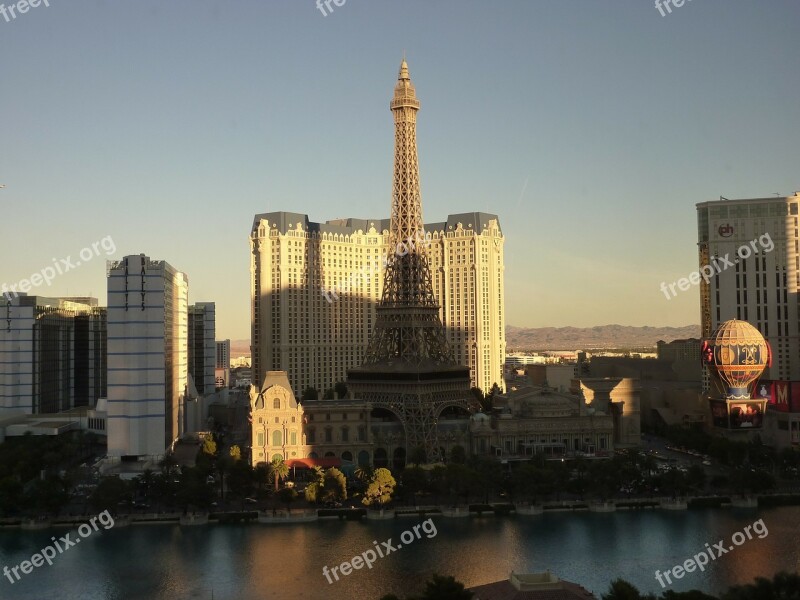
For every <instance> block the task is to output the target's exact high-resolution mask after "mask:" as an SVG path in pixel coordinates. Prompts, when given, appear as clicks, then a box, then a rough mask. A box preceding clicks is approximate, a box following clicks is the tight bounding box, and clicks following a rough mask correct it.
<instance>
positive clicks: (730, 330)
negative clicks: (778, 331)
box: [709, 319, 766, 344]
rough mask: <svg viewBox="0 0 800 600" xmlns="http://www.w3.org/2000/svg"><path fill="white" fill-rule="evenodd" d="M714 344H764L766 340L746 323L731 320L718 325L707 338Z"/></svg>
mask: <svg viewBox="0 0 800 600" xmlns="http://www.w3.org/2000/svg"><path fill="white" fill-rule="evenodd" d="M709 342H714V343H715V344H753V343H756V344H764V343H766V340H765V339H764V336H763V335H761V332H760V331H759V330H758V329H756V328H755V327H753V326H752V325H750V323H748V322H747V321H740V320H739V319H731V320H730V321H725V322H724V323H720V325H719V327H717V328H716V329H715V330H714V332H713V333H712V334H711V337H710V338H709Z"/></svg>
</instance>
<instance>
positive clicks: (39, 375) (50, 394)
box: [0, 295, 106, 415]
mask: <svg viewBox="0 0 800 600" xmlns="http://www.w3.org/2000/svg"><path fill="white" fill-rule="evenodd" d="M0 317H2V321H0V411H2V412H0V415H2V414H3V413H6V412H12V411H13V412H22V413H27V414H45V413H57V412H62V411H65V410H69V409H71V408H75V407H80V406H88V407H94V406H95V405H96V403H97V399H98V398H101V397H104V396H105V394H106V309H105V308H100V307H98V306H97V300H96V299H95V298H47V297H43V296H26V295H18V296H17V295H14V296H12V295H9V296H8V297H6V296H0Z"/></svg>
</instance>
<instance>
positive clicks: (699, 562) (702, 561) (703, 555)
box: [656, 519, 769, 588]
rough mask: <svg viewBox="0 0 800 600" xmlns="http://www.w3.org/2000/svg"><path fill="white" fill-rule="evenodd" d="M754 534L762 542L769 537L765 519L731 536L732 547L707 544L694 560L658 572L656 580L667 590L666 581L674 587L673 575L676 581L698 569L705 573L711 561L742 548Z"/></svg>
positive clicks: (723, 542)
mask: <svg viewBox="0 0 800 600" xmlns="http://www.w3.org/2000/svg"><path fill="white" fill-rule="evenodd" d="M753 533H755V534H756V535H758V537H759V539H762V540H763V539H764V538H765V537H767V536H768V535H769V531H768V530H767V526H766V525H765V524H764V519H759V520H758V521H756V522H755V523H753V524H752V525H748V526H747V527H745V528H744V529H743V530H742V531H737V532H736V533H734V534H733V535H732V536H731V542H733V543H732V544H731V545H728V546H725V541H724V540H720V541H718V542H717V543H716V544H714V545H713V546H712V545H710V544H706V549H705V550H701V551H700V552H698V553H697V554H695V555H694V556H693V557H692V558H690V559H688V560H686V561H684V563H683V565H676V566H674V567H672V568H671V569H670V570H668V571H665V572H664V573H662V572H661V571H656V580H657V581H658V583H660V584H661V587H662V588H665V587H667V584H665V583H664V579H666V580H667V583H668V584H670V585H672V580H671V579H670V575H672V577H674V578H675V579H683V576H684V575H686V573H693V572H694V571H695V570H696V569H700V570H701V571H705V570H706V565H707V564H708V563H709V562H710V561H712V560H717V559H718V558H719V557H720V556H722V555H723V554H727V553H728V552H731V551H732V550H734V549H735V548H736V546H741V545H742V544H744V543H745V542H746V541H747V540H752V539H753ZM745 536H746V537H745Z"/></svg>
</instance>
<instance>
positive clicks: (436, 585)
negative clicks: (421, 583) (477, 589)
mask: <svg viewBox="0 0 800 600" xmlns="http://www.w3.org/2000/svg"><path fill="white" fill-rule="evenodd" d="M473 595H474V594H473V593H472V592H470V591H469V590H467V589H465V588H464V584H463V583H461V582H460V581H456V579H455V577H453V576H448V577H444V576H443V575H438V574H436V573H434V574H433V576H432V577H431V578H430V579H429V580H428V581H426V582H425V591H424V592H422V596H420V600H471V599H472V597H473Z"/></svg>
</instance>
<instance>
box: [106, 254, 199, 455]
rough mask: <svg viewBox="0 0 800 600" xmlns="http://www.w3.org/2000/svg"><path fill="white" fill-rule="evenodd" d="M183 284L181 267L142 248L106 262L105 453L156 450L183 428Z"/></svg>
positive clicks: (185, 300)
mask: <svg viewBox="0 0 800 600" xmlns="http://www.w3.org/2000/svg"><path fill="white" fill-rule="evenodd" d="M188 288H189V283H188V279H187V277H186V275H185V274H183V273H181V272H180V271H177V270H176V269H174V268H173V267H172V266H170V265H169V264H168V263H166V262H165V261H153V260H150V258H149V257H147V256H145V255H144V254H140V255H135V256H126V257H125V258H123V259H122V260H121V261H119V262H115V263H111V265H110V269H109V272H108V454H109V456H137V457H138V456H159V455H162V454H164V451H165V450H166V449H167V448H168V447H169V446H170V445H171V443H172V442H173V441H174V440H175V439H176V438H177V437H178V436H179V435H180V434H181V432H182V426H183V408H184V407H183V401H184V393H185V390H186V385H187V366H188V365H187V362H188V360H187V354H188V331H187V325H188V324H187V310H188ZM212 339H213V338H212Z"/></svg>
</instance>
